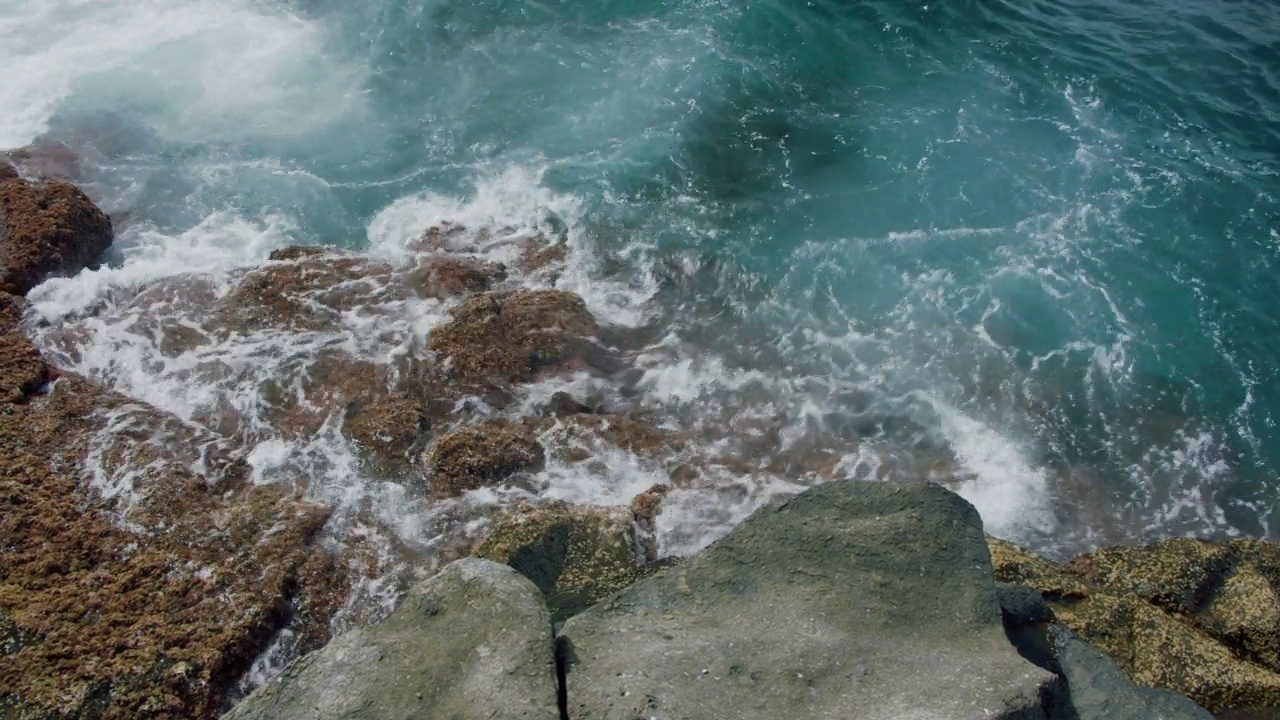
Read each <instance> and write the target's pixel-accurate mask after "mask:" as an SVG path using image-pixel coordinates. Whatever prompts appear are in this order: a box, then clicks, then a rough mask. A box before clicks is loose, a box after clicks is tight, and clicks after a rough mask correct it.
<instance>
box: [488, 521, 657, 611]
mask: <svg viewBox="0 0 1280 720" xmlns="http://www.w3.org/2000/svg"><path fill="white" fill-rule="evenodd" d="M475 554H476V555H477V556H478V557H482V558H486V559H489V560H493V561H495V562H500V563H503V564H506V565H510V566H511V567H513V568H515V569H516V570H518V571H519V572H520V573H521V574H522V575H524V576H525V577H527V578H529V579H530V580H532V581H533V583H534V584H535V585H537V586H538V589H539V590H541V591H542V593H543V594H544V595H545V596H546V598H547V605H548V606H549V607H550V609H551V617H552V620H554V621H555V622H562V621H564V620H566V619H568V618H569V617H570V616H572V615H575V614H577V613H579V612H582V611H583V610H585V609H586V608H588V607H590V606H591V605H593V604H595V603H597V602H599V601H600V600H603V599H604V598H606V597H609V596H610V595H612V594H613V593H615V592H617V591H619V590H622V589H623V588H625V587H627V586H628V585H630V584H632V583H634V582H635V581H637V580H639V579H641V578H643V577H647V576H648V575H651V574H653V572H654V571H656V570H657V566H656V565H652V564H645V563H644V562H642V560H643V558H642V557H640V554H639V552H638V550H637V547H636V542H635V536H634V531H633V529H632V525H631V515H630V513H628V512H626V511H623V510H621V509H618V508H602V507H582V506H573V505H564V504H559V503H556V504H549V505H541V506H538V507H534V508H525V509H523V510H522V511H516V512H513V513H510V514H507V515H503V516H501V517H499V518H498V519H497V520H496V521H494V524H493V526H492V529H491V530H490V532H489V536H488V537H487V538H486V539H485V541H484V542H483V543H482V544H481V545H480V547H478V548H477V549H476V551H475Z"/></svg>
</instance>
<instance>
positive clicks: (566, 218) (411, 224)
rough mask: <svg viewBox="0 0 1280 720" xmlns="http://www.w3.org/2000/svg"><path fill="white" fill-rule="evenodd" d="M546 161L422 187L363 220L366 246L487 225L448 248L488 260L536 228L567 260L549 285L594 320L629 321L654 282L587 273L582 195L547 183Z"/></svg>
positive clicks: (592, 258)
mask: <svg viewBox="0 0 1280 720" xmlns="http://www.w3.org/2000/svg"><path fill="white" fill-rule="evenodd" d="M546 169H547V168H546V167H545V166H541V167H538V166H527V165H509V166H504V167H502V168H501V169H499V170H496V171H488V172H481V173H480V174H479V175H478V176H477V177H476V178H475V179H474V181H473V189H472V193H471V194H470V196H468V197H458V196H452V195H445V194H440V193H434V192H424V193H420V194H417V195H412V196H409V197H405V198H401V199H400V200H397V201H395V202H393V203H391V204H390V205H388V206H387V207H386V208H384V209H383V210H382V211H381V212H379V213H378V214H377V216H375V217H374V219H373V221H372V222H371V223H370V224H369V231H368V237H369V252H370V253H372V254H373V255H375V256H378V257H391V258H396V257H401V258H402V257H404V256H405V255H406V254H409V253H413V252H416V251H417V248H416V244H417V241H418V240H419V238H420V237H421V235H422V232H423V230H425V229H426V228H429V227H433V226H444V225H446V224H453V225H461V226H463V227H465V228H469V229H471V230H476V229H480V228H485V229H487V230H489V231H491V234H490V236H489V238H488V240H486V241H483V242H480V241H477V239H476V238H475V236H474V235H473V234H470V233H468V234H465V235H463V236H460V239H459V241H460V242H462V243H464V245H461V246H458V247H451V248H449V249H452V250H463V249H468V250H469V249H472V248H473V247H474V249H476V250H478V251H479V253H480V254H481V255H482V256H484V257H486V258H487V259H490V260H493V261H496V262H505V263H512V262H513V261H515V260H516V259H517V257H518V253H519V250H520V247H521V245H520V243H522V242H523V241H525V240H528V239H529V238H533V237H535V236H538V235H542V236H544V237H545V238H546V239H548V240H549V241H551V242H559V241H561V240H563V241H565V242H567V243H568V246H569V253H568V257H567V265H566V267H565V268H564V270H563V272H561V273H559V276H558V278H557V279H556V281H555V286H556V287H558V288H560V289H563V290H569V291H572V292H576V293H577V294H578V295H580V296H581V297H582V299H583V300H584V301H585V302H586V303H587V307H588V308H589V309H590V310H591V312H592V313H593V314H594V315H595V316H596V317H597V318H598V319H600V320H602V321H604V322H608V323H612V324H615V325H623V326H628V327H634V326H636V325H639V324H640V323H642V322H644V320H645V319H646V317H647V313H646V310H645V306H646V303H647V302H648V301H649V299H650V298H652V297H653V295H654V294H655V293H656V292H657V287H656V281H655V280H654V279H653V278H652V277H650V276H648V275H646V274H641V275H640V276H639V277H636V278H629V279H626V280H601V279H599V277H598V276H599V273H597V272H594V270H595V268H596V265H597V264H598V262H599V256H598V254H597V250H598V248H597V246H596V245H595V244H594V241H593V239H592V238H589V237H587V236H586V235H585V234H584V232H583V230H582V223H581V220H582V213H583V207H582V202H581V200H579V199H578V198H577V197H575V196H573V195H571V194H567V193H560V192H556V191H554V190H553V189H551V188H549V187H547V186H546V184H545V182H544V175H545V173H546Z"/></svg>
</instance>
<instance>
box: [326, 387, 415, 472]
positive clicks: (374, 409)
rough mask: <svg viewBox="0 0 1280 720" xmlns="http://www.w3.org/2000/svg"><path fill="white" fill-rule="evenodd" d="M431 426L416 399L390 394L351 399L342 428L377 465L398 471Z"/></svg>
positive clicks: (375, 465)
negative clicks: (362, 399) (356, 400)
mask: <svg viewBox="0 0 1280 720" xmlns="http://www.w3.org/2000/svg"><path fill="white" fill-rule="evenodd" d="M429 426H430V422H429V421H428V419H427V417H426V415H425V414H424V412H423V409H422V407H421V406H420V405H419V404H418V403H417V402H416V401H415V400H413V399H412V398H410V397H408V396H405V395H401V394H389V395H384V396H380V397H374V398H373V399H371V400H369V401H367V402H355V403H352V404H351V405H350V406H349V407H348V409H347V416H346V421H345V422H344V423H343V426H342V429H343V432H344V433H345V434H346V435H347V436H348V437H350V438H351V439H352V440H354V441H355V442H356V444H357V446H359V448H360V449H361V450H363V451H364V452H365V454H366V456H367V457H368V458H369V459H370V461H371V462H372V463H373V465H374V467H375V468H377V469H379V470H380V471H382V472H387V473H395V472H396V471H398V470H401V469H403V468H406V467H407V466H408V464H409V462H410V460H411V454H412V452H413V449H414V448H415V447H416V446H417V445H418V444H419V442H421V440H422V438H423V436H424V434H425V432H426V430H427V429H428V427H429Z"/></svg>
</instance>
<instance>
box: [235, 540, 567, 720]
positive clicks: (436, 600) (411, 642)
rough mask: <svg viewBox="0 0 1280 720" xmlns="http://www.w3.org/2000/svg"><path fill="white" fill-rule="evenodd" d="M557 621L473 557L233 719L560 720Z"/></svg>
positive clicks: (521, 587) (534, 598) (497, 568)
mask: <svg viewBox="0 0 1280 720" xmlns="http://www.w3.org/2000/svg"><path fill="white" fill-rule="evenodd" d="M559 717H560V714H559V712H558V709H557V689H556V674H555V657H554V652H553V649H552V642H551V618H550V616H549V614H548V613H547V608H546V606H545V605H544V604H543V602H542V597H541V596H540V594H539V593H538V589H537V588H536V587H534V585H533V583H531V582H529V581H528V580H527V579H525V578H523V577H521V576H520V575H519V574H518V573H517V572H515V571H514V570H512V569H510V568H508V567H506V566H503V565H499V564H497V563H492V562H489V561H487V560H480V559H474V558H473V559H465V560H459V561H458V562H455V563H453V564H452V565H449V566H448V567H447V568H445V570H444V571H443V572H441V573H440V574H439V575H437V576H435V577H434V578H432V579H430V580H428V581H427V582H426V583H424V584H422V585H420V586H419V587H417V588H415V589H414V590H412V591H410V593H409V594H408V595H407V596H406V597H405V598H404V601H403V602H402V603H401V606H400V608H399V609H398V610H396V611H395V612H394V613H392V615H391V616H390V617H388V618H387V619H386V620H385V621H383V622H381V623H378V624H376V625H372V626H369V627H365V628H361V629H358V630H353V631H351V632H348V633H347V634H345V635H343V636H341V637H339V638H338V639H337V640H335V641H333V642H332V643H330V644H329V645H328V646H327V647H325V648H324V649H323V650H320V651H318V652H315V653H312V654H310V655H307V656H306V657H303V658H302V659H300V660H298V661H297V662H295V663H294V664H293V665H291V666H290V667H289V668H288V669H287V670H285V672H284V674H283V675H282V676H281V677H279V678H278V679H276V680H273V681H272V682H270V683H268V684H267V685H266V686H264V687H262V688H260V689H259V690H258V691H257V692H255V693H254V694H253V695H251V696H250V697H249V698H248V699H246V700H245V701H244V702H242V703H241V704H240V705H239V706H237V707H236V708H234V709H233V710H232V711H231V712H230V713H229V714H228V715H226V716H225V719H226V720H354V719H355V718H360V720H405V719H406V718H421V719H422V720H433V719H436V718H438V719H439V720H473V719H474V720H559Z"/></svg>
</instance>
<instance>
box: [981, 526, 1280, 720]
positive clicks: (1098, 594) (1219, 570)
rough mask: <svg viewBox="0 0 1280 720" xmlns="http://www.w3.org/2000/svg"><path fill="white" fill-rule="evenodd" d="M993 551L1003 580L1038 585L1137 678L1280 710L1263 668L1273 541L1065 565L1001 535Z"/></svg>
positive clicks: (1108, 555) (1126, 554)
mask: <svg viewBox="0 0 1280 720" xmlns="http://www.w3.org/2000/svg"><path fill="white" fill-rule="evenodd" d="M991 548H992V556H993V558H994V562H995V571H996V577H997V578H999V579H1000V580H1003V581H1006V582H1013V583H1023V584H1026V585H1028V586H1030V587H1033V588H1035V589H1036V590H1038V591H1039V592H1040V593H1041V594H1042V596H1043V597H1044V599H1045V601H1046V603H1047V604H1048V606H1049V608H1050V609H1051V610H1052V612H1053V616H1054V619H1055V620H1056V621H1057V622H1059V623H1061V624H1062V625H1064V626H1066V627H1067V628H1069V629H1070V630H1072V631H1073V632H1075V633H1076V634H1078V635H1079V636H1080V638H1081V639H1083V640H1084V641H1086V642H1088V643H1090V644H1091V645H1093V646H1094V647H1096V648H1098V649H1099V650H1101V651H1102V652H1104V653H1105V654H1106V655H1107V656H1109V657H1110V658H1111V659H1112V660H1114V661H1115V662H1116V663H1117V664H1118V665H1119V667H1120V668H1121V669H1122V670H1123V671H1124V672H1125V674H1127V675H1128V676H1129V677H1130V678H1131V679H1132V680H1133V681H1134V682H1135V683H1137V684H1138V685H1142V686H1145V687H1155V688H1165V689H1169V690H1172V691H1175V692H1177V693H1180V694H1182V695H1185V696H1187V697H1189V698H1191V699H1192V700H1194V701H1195V702H1196V703H1198V704H1199V705H1201V706H1203V707H1205V708H1208V709H1209V710H1211V711H1213V712H1214V713H1215V714H1218V715H1223V714H1226V713H1232V714H1233V715H1232V716H1233V717H1267V716H1268V713H1270V714H1274V713H1275V712H1276V710H1277V709H1280V674H1278V673H1276V672H1275V670H1274V669H1272V667H1270V666H1269V665H1267V663H1266V660H1265V659H1264V658H1266V657H1267V655H1266V648H1267V642H1266V640H1265V639H1263V638H1262V637H1260V636H1266V632H1267V631H1261V632H1259V630H1260V629H1261V628H1266V627H1268V620H1267V618H1268V617H1269V616H1271V615H1272V614H1274V607H1275V606H1274V604H1272V603H1271V602H1269V601H1268V600H1267V597H1268V594H1269V593H1270V592H1272V590H1271V589H1270V588H1271V587H1272V586H1271V585H1270V581H1269V580H1267V579H1266V578H1267V575H1268V573H1269V571H1267V570H1263V569H1262V568H1267V567H1268V566H1269V564H1270V562H1271V558H1273V557H1275V555H1274V553H1275V546H1274V545H1273V544H1271V543H1265V542H1262V541H1254V540H1238V541H1232V542H1230V543H1210V542H1205V541H1198V540H1182V539H1178V540H1170V541H1166V542H1164V543H1159V544H1157V545H1153V546H1149V547H1146V548H1113V549H1106V550H1101V551H1098V552H1095V553H1091V554H1087V555H1082V556H1080V557H1078V558H1076V559H1074V560H1072V561H1071V562H1069V563H1066V564H1065V565H1063V566H1058V565H1055V564H1054V563H1051V562H1049V561H1047V560H1045V559H1043V558H1039V557H1037V556H1035V555H1033V554H1031V553H1029V552H1027V551H1025V550H1023V549H1021V548H1018V547H1017V546H1014V545H1011V544H1009V543H1005V542H1002V541H995V540H993V541H992V542H991ZM1271 577H1274V575H1272V576H1271ZM1245 597H1247V598H1248V600H1243V599H1242V598H1245ZM1260 713H1261V714H1260Z"/></svg>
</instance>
